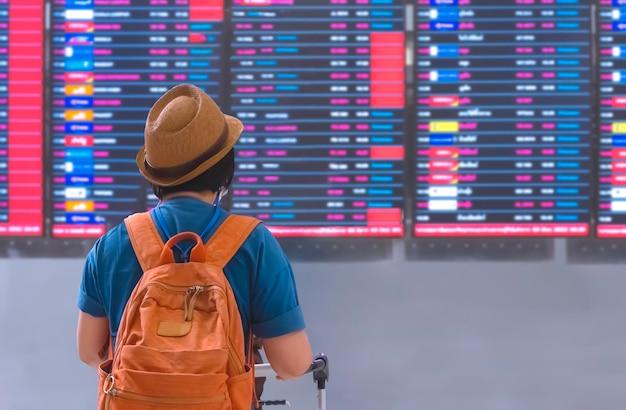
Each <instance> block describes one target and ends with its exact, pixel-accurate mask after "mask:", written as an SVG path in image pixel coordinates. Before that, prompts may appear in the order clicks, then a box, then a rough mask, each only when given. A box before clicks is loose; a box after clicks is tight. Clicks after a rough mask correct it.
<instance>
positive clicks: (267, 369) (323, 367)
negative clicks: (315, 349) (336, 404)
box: [254, 353, 329, 410]
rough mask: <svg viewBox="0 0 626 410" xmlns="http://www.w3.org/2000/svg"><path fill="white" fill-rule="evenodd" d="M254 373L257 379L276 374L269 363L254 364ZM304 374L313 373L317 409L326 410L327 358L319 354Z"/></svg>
mask: <svg viewBox="0 0 626 410" xmlns="http://www.w3.org/2000/svg"><path fill="white" fill-rule="evenodd" d="M254 373H255V376H257V377H268V376H275V375H276V372H274V370H273V369H272V367H271V366H270V364H269V363H263V364H255V365H254ZM306 373H313V381H314V382H315V383H316V384H317V399H318V409H319V410H326V382H327V381H328V377H329V366H328V356H326V355H325V354H324V353H320V354H318V355H317V356H315V358H314V359H313V362H312V363H311V365H310V366H309V368H308V370H307V371H306ZM283 402H284V400H280V401H275V402H273V403H270V402H268V403H265V404H283V405H284V404H286V403H283Z"/></svg>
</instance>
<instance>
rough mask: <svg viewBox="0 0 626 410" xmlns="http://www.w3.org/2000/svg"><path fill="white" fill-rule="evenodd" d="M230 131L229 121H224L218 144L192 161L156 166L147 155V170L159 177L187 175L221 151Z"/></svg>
mask: <svg viewBox="0 0 626 410" xmlns="http://www.w3.org/2000/svg"><path fill="white" fill-rule="evenodd" d="M228 133H229V132H228V123H227V122H226V121H224V129H223V130H222V133H221V134H220V136H219V137H218V138H217V143H216V144H213V145H212V146H211V147H210V148H209V149H208V150H206V151H205V152H203V153H202V154H200V155H199V156H197V157H196V158H194V159H192V160H191V161H187V162H185V163H183V164H180V165H176V166H173V167H167V168H155V167H153V166H152V165H150V163H149V162H148V156H145V157H144V160H143V162H144V165H145V167H146V170H147V171H148V172H149V173H150V174H152V175H153V176H155V177H158V178H178V177H182V176H183V175H187V174H189V173H190V172H192V171H193V170H195V169H196V168H197V167H198V166H200V165H201V164H202V163H203V162H205V161H207V160H209V159H210V158H211V157H212V156H214V155H215V154H217V153H218V152H220V150H221V149H222V146H223V145H224V140H225V139H226V136H227V135H228ZM216 147H217V148H216Z"/></svg>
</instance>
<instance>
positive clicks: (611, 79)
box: [596, 0, 626, 238]
mask: <svg viewBox="0 0 626 410" xmlns="http://www.w3.org/2000/svg"><path fill="white" fill-rule="evenodd" d="M597 10H598V36H599V41H598V50H599V53H598V64H599V70H598V100H599V104H598V112H599V134H600V137H599V144H598V145H599V148H598V149H599V152H598V153H599V156H598V175H597V181H596V182H597V188H596V189H597V192H598V205H597V206H598V209H597V213H598V217H597V226H596V234H597V236H598V237H600V238H624V237H626V60H625V58H626V1H619V0H608V1H607V0H600V5H599V7H598V9H597Z"/></svg>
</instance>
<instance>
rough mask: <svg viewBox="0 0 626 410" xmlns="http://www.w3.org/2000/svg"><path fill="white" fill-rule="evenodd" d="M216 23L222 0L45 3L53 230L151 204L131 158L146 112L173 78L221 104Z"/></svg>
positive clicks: (70, 229)
mask: <svg viewBox="0 0 626 410" xmlns="http://www.w3.org/2000/svg"><path fill="white" fill-rule="evenodd" d="M223 20H224V7H223V0H133V1H130V0H98V1H95V2H94V1H92V0H55V1H54V2H53V6H52V24H53V39H52V41H53V42H52V49H53V58H52V64H53V90H52V98H53V109H52V112H53V113H52V115H53V133H52V147H53V161H52V165H51V166H52V175H53V183H52V197H53V203H52V207H53V209H52V219H53V226H52V232H53V236H55V237H97V236H100V235H102V234H103V233H105V232H106V230H107V229H109V228H110V227H112V226H114V225H116V224H117V223H120V222H121V221H122V220H123V218H124V217H125V216H127V215H128V214H130V213H132V212H137V211H145V210H146V209H148V208H150V207H152V206H154V205H156V198H155V197H154V196H153V195H152V192H151V190H150V189H149V188H148V185H147V183H145V182H144V180H143V178H142V177H141V176H140V174H139V172H138V171H137V167H136V165H135V156H136V154H137V150H138V149H139V147H140V146H141V145H142V144H143V129H144V124H145V119H146V117H147V114H148V111H149V109H150V107H151V106H152V104H154V102H155V101H156V100H157V99H158V98H159V97H160V96H161V95H162V94H163V93H164V92H165V91H167V90H168V89H169V88H171V87H172V86H174V85H176V84H178V83H184V82H189V83H193V84H195V85H197V86H199V87H201V88H203V89H204V90H205V91H206V92H207V93H208V94H209V95H211V96H212V97H213V98H214V99H216V101H217V102H218V104H221V103H222V98H223V96H222V93H221V87H222V83H223V81H222V78H221V75H222V74H221V73H222V72H223V67H222V62H223V46H222V42H223V34H222V33H223V29H224V23H223Z"/></svg>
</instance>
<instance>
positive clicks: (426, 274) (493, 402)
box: [0, 0, 626, 410]
mask: <svg viewBox="0 0 626 410" xmlns="http://www.w3.org/2000/svg"><path fill="white" fill-rule="evenodd" d="M622 53H624V55H622ZM182 83H189V84H194V85H196V86H198V87H200V88H201V89H202V90H204V91H205V92H206V93H207V94H208V95H210V96H211V97H212V98H213V99H214V100H215V102H216V103H217V104H218V105H219V107H220V108H221V109H222V110H223V111H224V113H227V114H229V115H232V116H234V117H237V118H239V119H240V120H241V121H242V122H243V124H244V128H243V133H242V134H241V137H240V138H239V140H238V142H237V145H236V146H235V163H236V166H235V174H234V179H233V182H232V186H231V187H230V188H229V191H228V193H227V195H226V196H225V197H224V198H223V200H222V202H221V207H222V209H223V211H229V212H232V213H237V214H242V215H247V216H252V217H255V218H258V219H260V220H261V221H262V222H263V224H264V225H265V226H266V227H267V228H268V229H269V230H270V231H271V232H272V234H273V235H274V236H275V237H276V238H277V239H278V241H279V243H280V244H281V246H282V248H283V249H284V251H285V253H286V254H287V256H288V257H289V259H290V261H291V263H292V267H293V271H294V275H295V280H296V285H297V288H298V296H299V301H300V304H301V307H302V310H303V314H304V318H305V321H306V330H307V333H308V335H309V337H310V340H311V344H312V346H313V350H314V351H315V352H316V353H324V354H326V355H327V357H328V360H329V375H330V377H329V380H328V384H327V386H326V390H325V396H326V401H327V406H328V408H329V409H359V410H370V409H372V410H374V409H400V410H414V409H415V410H422V409H423V410H539V409H540V410H590V409H594V410H616V409H621V408H623V403H624V402H625V401H626V389H624V388H623V385H624V383H625V382H626V370H625V369H626V320H625V319H624V318H625V317H626V300H625V298H624V296H623V295H624V292H623V289H626V275H625V274H624V272H623V266H624V263H625V262H626V0H0V410H34V409H43V408H46V409H55V410H56V409H59V410H84V409H93V408H96V407H97V405H96V403H97V396H98V388H99V386H98V383H97V375H96V373H95V372H94V371H93V370H92V369H91V368H89V367H88V366H87V365H85V364H83V363H81V361H80V360H79V358H78V354H77V351H76V321H77V317H78V307H77V296H78V288H79V284H80V281H81V275H82V272H83V266H84V262H85V257H86V255H87V253H88V252H89V250H90V249H91V247H92V246H93V244H94V243H95V241H96V240H97V239H98V238H99V237H101V236H102V235H105V234H106V233H107V232H108V231H110V230H111V229H112V228H113V227H115V226H116V225H118V224H120V223H123V221H124V218H126V217H127V216H128V215H130V214H133V213H136V212H145V211H148V210H150V209H152V208H154V207H155V206H156V205H157V203H158V199H157V198H156V196H155V195H154V193H153V191H152V189H151V187H150V185H148V184H147V183H146V181H145V180H144V179H143V178H142V176H141V174H140V173H139V172H138V170H137V164H136V155H137V151H138V150H139V148H140V147H141V146H142V144H143V138H144V126H145V123H146V117H147V115H148V111H149V110H150V107H151V106H152V105H153V104H154V103H155V101H156V100H157V99H158V98H159V97H160V96H161V95H163V94H164V93H165V92H166V91H167V90H169V89H171V88H172V87H174V86H175V85H177V84H182ZM622 285H624V287H622ZM316 387H317V386H316V385H315V383H314V382H313V380H312V377H311V375H305V376H303V377H302V378H300V379H298V380H296V381H288V382H285V381H279V380H273V379H270V380H268V381H267V382H266V385H265V391H264V393H263V397H262V399H264V400H288V401H289V403H290V404H291V408H293V409H294V410H315V409H318V410H320V409H319V408H320V406H319V402H318V396H317V395H318V391H317V388H316ZM273 408H283V407H281V406H264V409H273ZM324 410H325V409H324Z"/></svg>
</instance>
